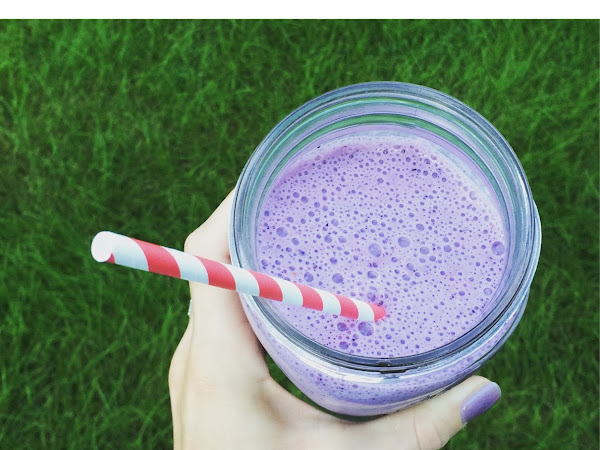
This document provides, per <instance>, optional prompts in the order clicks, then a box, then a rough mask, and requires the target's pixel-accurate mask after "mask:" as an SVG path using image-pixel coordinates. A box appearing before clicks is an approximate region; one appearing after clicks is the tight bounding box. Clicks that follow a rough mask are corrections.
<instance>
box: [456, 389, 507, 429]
mask: <svg viewBox="0 0 600 450" xmlns="http://www.w3.org/2000/svg"><path fill="white" fill-rule="evenodd" d="M501 394H502V391H501V390H500V386H498V385H497V384H496V383H493V382H489V383H488V384H485V385H483V386H482V387H480V388H479V389H478V390H477V391H475V392H473V393H472V394H471V395H470V396H469V397H467V398H466V399H465V401H464V402H463V404H462V407H461V408H460V418H461V420H462V423H463V425H465V424H466V423H467V422H470V421H471V420H473V419H474V418H475V417H478V416H480V415H481V414H483V413H484V412H486V411H487V410H488V409H490V408H491V407H492V406H494V403H496V402H497V401H498V399H499V398H500V395H501Z"/></svg>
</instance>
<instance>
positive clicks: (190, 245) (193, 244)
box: [183, 229, 199, 253]
mask: <svg viewBox="0 0 600 450" xmlns="http://www.w3.org/2000/svg"><path fill="white" fill-rule="evenodd" d="M198 231H199V229H198V230H194V231H192V232H191V233H190V234H189V235H188V237H186V238H185V242H184V243H183V251H184V252H186V253H193V252H194V249H196V248H198V240H199V234H198Z"/></svg>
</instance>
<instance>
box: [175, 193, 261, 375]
mask: <svg viewBox="0 0 600 450" xmlns="http://www.w3.org/2000/svg"><path fill="white" fill-rule="evenodd" d="M232 203H233V193H231V194H229V195H228V196H227V198H226V199H225V200H224V201H223V202H222V203H221V205H220V206H219V207H218V208H217V209H216V210H215V212H214V213H213V214H212V215H211V216H210V218H209V219H208V220H207V221H206V222H205V223H204V224H202V225H201V226H200V227H199V228H198V229H197V230H195V231H194V232H193V233H192V234H190V235H189V236H188V238H187V239H186V242H185V251H186V252H187V253H191V254H194V255H197V256H202V257H205V258H209V259H213V260H216V261H220V262H224V263H228V264H229V263H230V255H229V236H228V233H229V217H230V213H231V207H232ZM190 291H191V296H192V312H191V320H192V321H193V327H192V335H191V349H190V363H192V364H197V365H199V366H200V369H199V370H201V371H202V378H203V379H204V380H205V381H207V382H210V380H211V379H213V378H217V379H218V380H219V384H222V385H225V384H227V383H230V386H231V383H233V382H234V379H235V381H236V382H242V381H243V382H244V383H249V382H253V380H255V379H256V377H263V376H265V375H268V370H267V367H266V364H265V361H264V358H263V353H262V347H261V346H260V344H259V343H258V341H257V339H256V336H255V335H254V332H253V331H252V329H251V328H250V325H249V323H248V320H247V319H246V316H245V314H244V311H243V309H242V305H241V301H240V298H239V296H238V294H237V293H236V292H233V291H228V290H225V289H221V288H216V287H213V286H207V285H204V284H199V283H194V282H192V283H190ZM224 378H225V379H224Z"/></svg>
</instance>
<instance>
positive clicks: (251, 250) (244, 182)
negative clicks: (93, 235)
mask: <svg viewBox="0 0 600 450" xmlns="http://www.w3.org/2000/svg"><path fill="white" fill-rule="evenodd" d="M365 126H368V127H371V128H373V127H376V128H377V127H379V128H381V129H401V130H403V132H408V133H410V134H414V135H417V136H426V138H427V139H428V140H430V141H432V142H439V143H443V144H444V145H446V146H452V148H453V149H454V158H455V159H456V161H457V164H459V165H461V167H463V168H464V170H466V171H467V172H468V173H470V174H471V175H472V176H474V177H475V178H478V179H480V180H481V182H482V183H483V184H485V189H486V192H488V193H489V195H490V198H492V199H493V201H494V202H495V203H496V206H497V208H498V210H499V211H500V214H501V215H502V220H503V222H504V226H505V229H506V232H507V236H508V244H507V246H506V258H507V262H506V268H505V270H504V275H503V278H502V280H501V282H500V286H499V287H498V289H497V290H496V292H495V293H494V306H493V307H492V308H490V310H489V311H488V312H487V314H486V315H485V316H484V317H483V318H482V320H481V321H480V322H479V323H477V324H476V325H475V326H474V327H473V328H472V329H470V330H469V331H467V332H466V333H465V334H463V335H462V336H460V337H458V338H456V339H455V340H453V341H451V342H449V343H447V344H445V345H442V346H441V347H438V348H435V349H433V350H430V351H426V352H424V353H419V354H414V355H410V356H403V357H397V358H373V357H361V356H357V355H350V354H347V353H344V352H341V351H337V350H334V349H332V348H329V347H326V346H324V345H321V344H319V343H318V342H316V341H314V340H312V339H310V338H308V337H307V336H305V335H304V334H302V333H300V332H299V331H298V330H296V329H295V328H294V327H292V326H290V325H289V324H288V323H287V322H285V321H284V320H283V319H282V318H281V317H280V316H279V315H278V314H277V313H276V311H275V310H274V309H273V306H272V304H271V301H269V300H264V299H260V298H257V297H253V296H249V295H245V294H241V295H240V297H241V301H242V304H243V307H244V310H245V312H246V315H247V317H248V320H249V322H250V324H251V326H252V328H253V329H254V332H255V333H256V335H257V337H258V339H259V340H260V342H261V343H262V345H263V346H264V348H265V349H266V351H267V352H268V353H269V354H270V355H271V357H272V358H273V360H274V361H275V362H276V363H277V365H278V366H279V367H280V368H281V370H282V371H283V372H284V373H285V374H286V375H287V377H288V378H289V379H290V380H291V381H292V382H293V383H294V384H295V385H296V386H297V387H298V388H299V389H300V390H301V391H302V392H304V393H305V394H306V395H307V396H308V397H309V398H310V399H312V400H313V401H314V402H315V403H317V404H318V405H321V406H322V407H324V408H326V409H327V410H329V411H332V412H335V413H339V414H344V415H352V416H373V415H379V414H385V413H390V412H393V411H396V410H399V409H402V408H406V407H408V406H410V405H413V404H415V403H418V402H420V401H422V400H424V399H427V398H429V397H432V396H434V395H437V394H439V393H440V392H443V391H444V390H446V389H449V388H450V387H452V386H454V385H456V384H458V383H459V382H460V381H462V380H463V379H465V378H466V377H468V376H469V375H471V374H473V373H474V372H475V371H476V370H477V369H479V367H480V366H481V365H482V364H483V363H484V362H485V361H487V360H488V359H489V358H490V357H491V356H492V355H493V354H494V353H495V352H496V351H497V350H498V349H499V348H500V347H501V345H502V344H503V343H504V341H505V340H506V339H507V338H508V336H509V335H510V334H511V333H512V331H513V330H514V328H515V327H516V325H517V323H518V322H519V320H520V318H521V316H522V314H523V311H524V309H525V305H526V303H527V297H528V294H529V287H530V284H531V281H532V278H533V275H534V272H535V269H536V266H537V262H538V259H539V253H540V246H541V226H540V220H539V216H538V213H537V209H536V206H535V203H534V201H533V198H532V195H531V191H530V188H529V185H528V183H527V179H526V177H525V174H524V172H523V169H522V167H521V165H520V163H519V161H518V159H517V157H516V155H515V154H514V152H513V151H512V149H511V148H510V146H509V145H508V143H507V142H506V140H505V139H504V138H503V137H502V136H501V135H500V133H499V132H498V131H497V130H496V129H495V128H494V127H493V126H492V125H491V124H490V123H489V122H488V121H487V120H486V119H485V118H483V117H482V116H481V115H479V114H478V113H477V112H475V111H474V110H473V109H471V108H469V107H468V106H466V105H465V104H463V103H461V102H459V101H458V100H456V99H454V98H452V97H450V96H448V95H446V94H443V93H441V92H438V91H436V90H433V89H430V88H426V87H423V86H418V85H413V84H407V83H395V82H372V83H362V84H357V85H352V86H348V87H344V88H341V89H337V90H335V91H332V92H329V93H326V94H324V95H322V96H320V97H318V98H316V99H314V100H311V101H309V102H308V103H306V104H304V105H303V106H301V107H300V108H298V109H296V110H295V111H294V112H292V113H291V114H290V115H288V116H287V117H286V118H285V119H283V120H282V121H281V122H280V123H279V124H277V125H276V126H275V128H273V130H272V131H271V132H270V133H269V134H268V135H267V137H266V138H265V139H264V140H263V141H262V142H261V143H260V145H259V146H258V147H257V149H256V150H255V152H254V153H253V154H252V156H251V157H250V159H249V161H248V163H247V164H246V166H245V168H244V170H243V172H242V174H241V176H240V178H239V180H238V184H237V187H236V192H235V198H234V206H233V210H232V220H231V225H230V226H231V229H230V249H231V259H232V262H233V264H235V265H239V266H241V267H244V268H247V269H252V270H256V271H260V270H261V269H260V265H259V264H258V261H256V259H257V256H256V255H257V252H256V236H257V227H258V225H257V224H258V215H259V212H260V211H261V205H262V202H263V201H264V200H265V198H266V197H267V193H268V192H269V189H270V188H271V187H272V185H273V182H274V181H275V179H276V178H277V176H278V174H280V173H281V172H282V170H284V168H285V167H287V165H288V163H289V162H290V161H291V160H293V159H294V158H296V157H297V156H298V155H301V154H302V152H303V151H306V149H307V148H310V147H311V143H315V142H323V141H326V140H328V139H333V138H337V137H340V136H345V135H351V134H352V133H355V132H356V131H357V130H360V129H361V127H365ZM313 148H314V146H313Z"/></svg>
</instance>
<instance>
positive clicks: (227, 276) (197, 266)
mask: <svg viewBox="0 0 600 450" xmlns="http://www.w3.org/2000/svg"><path fill="white" fill-rule="evenodd" d="M92 256H93V257H94V259H95V260H96V261H98V262H110V263H113V264H118V265H120V266H125V267H131V268H133V269H139V270H145V271H148V272H153V273H159V274H161V275H167V276H170V277H174V278H181V279H182V280H188V281H195V282H198V283H204V284H208V285H210V286H217V287H220V288H225V289H230V290H232V291H237V292H243V293H245V294H250V295H255V296H257V297H262V298H267V299H270V300H277V301H280V302H282V303H286V304H288V305H295V306H302V307H304V308H310V309H316V310H317V311H323V312H327V313H331V314H337V315H340V316H343V317H348V318H351V319H357V320H363V321H376V320H379V319H381V318H382V317H383V316H385V309H383V308H382V307H381V306H378V305H374V304H372V303H367V302H363V301H361V300H355V299H351V298H348V297H345V296H343V295H339V294H333V293H331V292H327V291H323V290H321V289H315V288H312V287H310V286H306V285H304V284H298V283H293V282H291V281H286V280H283V279H281V278H277V277H272V276H270V275H265V274H264V273H258V272H254V271H252V270H246V269H242V268H240V267H235V266H232V265H229V264H224V263H221V262H218V261H213V260H210V259H206V258H201V257H199V256H194V255H190V254H189V253H184V252H181V251H179V250H174V249H172V248H167V247H162V246H160V245H156V244H150V243H149V242H144V241H140V240H138V239H133V238H130V237H127V236H123V235H121V234H116V233H112V232H110V231H101V232H100V233H98V234H97V235H96V236H95V237H94V240H93V241H92Z"/></svg>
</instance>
